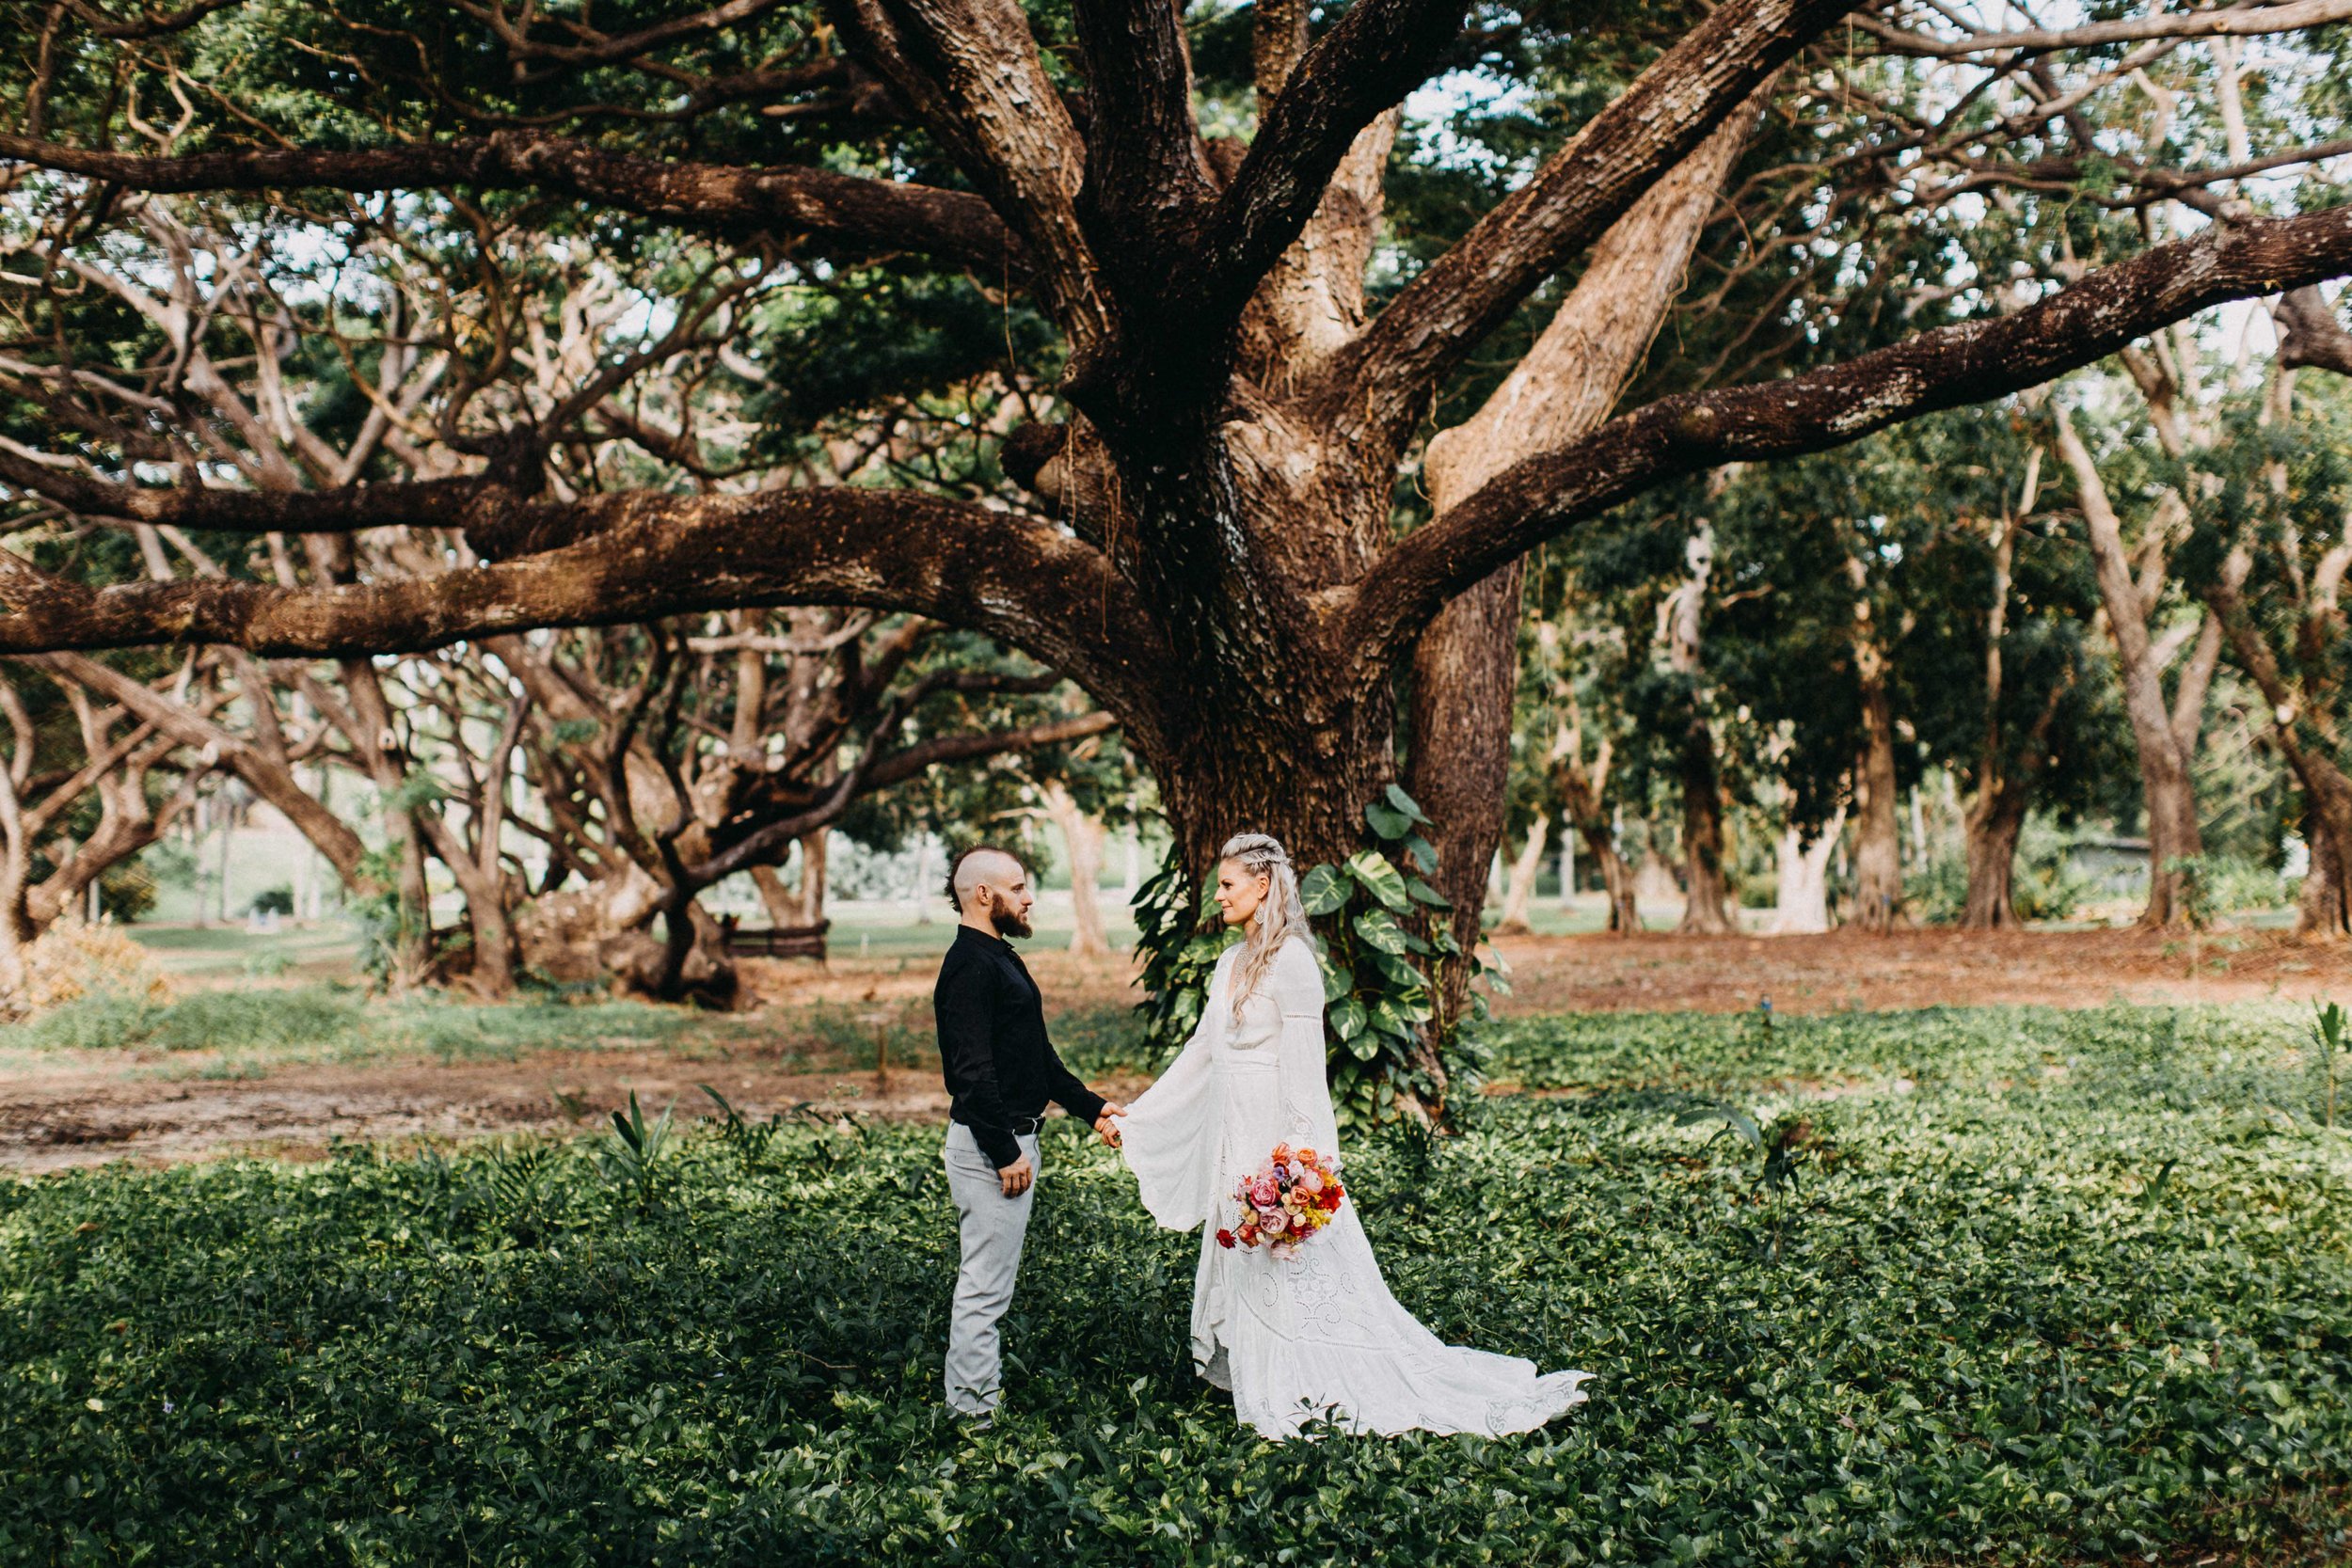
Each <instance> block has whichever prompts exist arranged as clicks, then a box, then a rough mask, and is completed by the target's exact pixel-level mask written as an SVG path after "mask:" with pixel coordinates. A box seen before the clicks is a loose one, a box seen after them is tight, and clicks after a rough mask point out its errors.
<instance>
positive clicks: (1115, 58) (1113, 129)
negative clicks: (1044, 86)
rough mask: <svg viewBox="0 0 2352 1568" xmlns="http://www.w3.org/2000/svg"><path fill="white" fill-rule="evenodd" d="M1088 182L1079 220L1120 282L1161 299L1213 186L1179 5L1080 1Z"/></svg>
mask: <svg viewBox="0 0 2352 1568" xmlns="http://www.w3.org/2000/svg"><path fill="white" fill-rule="evenodd" d="M1073 10H1074V12H1075V15H1076V19H1077V24H1078V40H1079V42H1080V44H1081V46H1082V47H1083V48H1084V49H1085V51H1086V62H1087V103H1088V106H1089V111H1090V112H1089V127H1090V132H1091V134H1090V135H1089V136H1088V138H1087V168H1086V183H1085V185H1084V187H1083V188H1082V189H1081V190H1080V191H1079V194H1078V214H1079V216H1080V217H1081V218H1082V219H1083V220H1084V221H1085V223H1086V226H1087V232H1088V233H1089V236H1090V237H1091V238H1092V240H1093V243H1094V246H1095V250H1096V253H1097V254H1099V255H1100V256H1101V257H1102V258H1103V260H1104V265H1106V266H1107V267H1109V268H1110V269H1111V271H1112V273H1113V274H1114V276H1116V277H1118V278H1119V279H1120V283H1121V284H1122V285H1124V286H1125V287H1127V288H1128V289H1130V290H1132V291H1134V292H1135V293H1136V294H1137V296H1138V297H1137V299H1136V303H1138V304H1144V305H1149V304H1152V303H1154V300H1153V299H1152V296H1153V295H1154V294H1156V293H1157V291H1158V289H1159V287H1160V286H1162V285H1163V284H1164V282H1165V278H1166V273H1167V269H1168V265H1169V264H1170V262H1171V261H1172V260H1173V258H1174V256H1175V255H1176V254H1177V252H1178V251H1179V250H1180V249H1181V248H1182V247H1183V246H1184V245H1185V243H1186V242H1187V241H1188V240H1189V238H1190V236H1191V233H1192V230H1193V229H1194V226H1195V225H1196V224H1197V222H1198V221H1199V217H1200V213H1201V212H1203V211H1204V210H1205V209H1206V208H1207V207H1208V205H1209V203H1210V202H1212V201H1214V200H1215V199H1216V182H1215V181H1214V180H1213V179H1212V178H1211V177H1210V174H1209V170H1208V167H1207V166H1206V165H1205V164H1204V163H1203V162H1202V159H1201V155H1200V128H1199V127H1198V126H1197V125H1195V124H1194V122H1193V118H1192V57H1191V54H1190V52H1189V50H1188V49H1187V47H1186V45H1185V42H1184V26H1183V22H1182V18H1181V17H1179V15H1178V14H1177V12H1178V7H1177V5H1176V3H1175V0H1082V3H1080V4H1078V5H1077V6H1075V7H1074V8H1073Z"/></svg>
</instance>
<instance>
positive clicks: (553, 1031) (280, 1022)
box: [11, 986, 773, 1061]
mask: <svg viewBox="0 0 2352 1568" xmlns="http://www.w3.org/2000/svg"><path fill="white" fill-rule="evenodd" d="M741 1027H744V1026H727V1025H715V1024H714V1023H713V1022H712V1021H709V1020H707V1019H698V1018H697V1017H696V1016H695V1015H694V1014H691V1013H689V1012H686V1011H683V1010H680V1009H677V1008H670V1007H657V1006H646V1005H644V1004H641V1003H634V1002H591V1001H580V1002H576V1003H571V1004H565V1003H563V1002H558V1001H552V1000H550V1001H545V1002H536V1003H530V1004H510V1005H502V1006H483V1005H477V1004H469V1003H462V1002H454V1001H450V1000H446V999H442V998H438V997H435V996H431V995H423V996H415V997H410V998H406V999H404V1000H402V1001H400V1002H397V1003H385V1002H382V1001H370V1000H368V999H366V998H364V997H362V996H360V995H358V993H356V992H354V991H352V990H347V989H345V988H342V987H337V986H297V987H291V988H285V989H276V990H206V991H195V992H191V993H190V994H188V995H185V996H182V997H178V998H176V999H174V1000H172V1001H168V1002H157V1001H153V1000H151V999H148V998H145V997H123V996H120V995H101V996H92V997H87V998H85V999H83V1000H81V1001H78V1002H71V1003H68V1004H66V1005H65V1006H61V1007H56V1008H54V1009H52V1010H50V1011H49V1012H46V1013H43V1014H42V1015H41V1016H40V1018H39V1019H37V1020H35V1021H33V1022H30V1023H26V1024H22V1025H20V1026H18V1027H17V1028H16V1029H15V1030H14V1031H12V1034H11V1038H12V1041H13V1042H15V1043H20V1044H24V1045H28V1046H32V1047H34V1048H36V1049H41V1048H46V1049H75V1050H86V1051H117V1050H124V1051H130V1050H143V1051H204V1050H218V1051H227V1052H239V1053H272V1054H276V1055H279V1056H292V1055H302V1056H309V1057H311V1058H313V1059H323V1058H356V1057H362V1056H369V1055H378V1054H387V1053H424V1054H427V1055H432V1056H437V1057H439V1058H441V1059H442V1060H444V1061H453V1060H460V1059H466V1058H494V1059H511V1058H513V1057H515V1056H518V1055H520V1054H522V1053H525V1052H529V1051H536V1050H547V1049H550V1048H555V1047H569V1048H571V1049H574V1050H578V1049H581V1048H594V1047H596V1046H600V1045H605V1044H613V1045H633V1046H645V1045H675V1044H678V1043H681V1042H682V1040H683V1039H684V1038H685V1037H687V1036H688V1034H689V1033H690V1032H691V1033H693V1034H694V1035H696V1036H707V1035H710V1034H711V1033H712V1031H713V1029H714V1028H719V1029H722V1030H723V1031H725V1033H724V1034H723V1035H722V1037H726V1036H727V1035H729V1034H732V1033H734V1032H736V1031H737V1030H738V1029H739V1028H741ZM765 1033H769V1034H772V1033H773V1028H772V1025H771V1026H770V1027H769V1028H768V1029H767V1030H766V1031H765Z"/></svg>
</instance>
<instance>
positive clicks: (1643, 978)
mask: <svg viewBox="0 0 2352 1568" xmlns="http://www.w3.org/2000/svg"><path fill="white" fill-rule="evenodd" d="M1500 945H1501V949H1502V955H1503V958H1504V959H1505V961H1506V962H1507V963H1508V964H1509V965H1510V968H1511V975H1512V991H1511V994H1510V995H1509V996H1508V997H1506V998H1503V999H1502V1004H1501V1006H1502V1011H1504V1012H1506V1013H1532V1012H1561V1011H1577V1010H1600V1011H1608V1010H1619V1011H1624V1010H1638V1011H1673V1010H1682V1009H1692V1010H1698V1011H1708V1012H1724V1011H1735V1010H1739V1009H1741V1008H1747V1007H1754V1006H1756V1005H1757V1003H1758V1001H1759V1000H1760V999H1762V998H1764V997H1770V998H1771V1000H1772V1006H1773V1007H1774V1009H1775V1010H1777V1011H1782V1012H1789V1013H1802V1012H1825V1011H1833V1010H1836V1009H1840V1008H1865V1009H1881V1008H1910V1007H1923V1006H1939V1005H1949V1006H1983V1005H1990V1004H2034V1005H2040V1006H2060V1007H2067V1006H2099V1005H2102V1004H2105V1003H2109V1002H2118V1001H2121V1002H2138V1003H2173V1002H2197V1003H2253V1002H2273V1001H2300V1000H2304V999H2307V998H2311V997H2315V996H2319V995H2323V994H2328V993H2333V994H2337V995H2342V994H2344V993H2345V992H2346V991H2347V990H2352V952H2347V951H2346V950H2345V949H2344V948H2340V947H2339V948H2328V947H2311V946H2304V945H2300V944H2297V943H2295V942H2289V941H2287V940H2285V939H2283V938H2281V937H2279V936H2276V935H2271V934H2267V933H2263V932H2252V931H2249V932H2236V933H2214V934H2209V935H2207V936H2205V937H2203V938H2201V939H2199V940H2197V941H2196V942H2190V941H2188V940H2187V939H2183V938H2173V937H2166V936H2161V935H2153V934H2150V933H2145V932H2139V931H2130V930H2124V931H2080V932H2016V933H2001V934H1997V935H1979V934H1974V933H1963V932H1958V931H1947V930H1926V931H1916V932H1907V933H1900V934H1898V935H1895V936H1892V937H1884V938H1872V937H1867V936H1864V935H1861V934H1859V933H1849V932H1832V933H1830V934H1828V935H1825V936H1819V937H1769V938H1768V937H1715V938H1688V937H1677V936H1667V935H1650V936H1642V937H1634V938H1613V937H1606V936H1584V937H1521V938H1504V939H1502V942H1501V944H1500ZM1031 967H1032V968H1033V969H1034V970H1035V971H1036V973H1037V974H1038V978H1039V981H1040V983H1041V985H1042V986H1043V987H1044V988H1045V989H1046V990H1047V992H1048V994H1049V995H1050V996H1052V997H1054V998H1055V999H1056V1000H1057V1002H1058V1003H1062V1004H1065V1005H1085V1004H1103V1003H1115V1002H1118V1001H1120V1000H1123V999H1125V998H1126V997H1128V996H1129V995H1130V994H1131V993H1130V992H1129V991H1128V990H1127V985H1128V979H1129V974H1130V971H1129V969H1128V967H1127V965H1126V964H1125V963H1124V961H1123V960H1112V961H1110V962H1105V963H1101V964H1083V963H1078V962H1073V960H1071V959H1070V958H1068V957H1067V956H1065V955H1062V954H1057V953H1040V954H1038V955H1036V956H1035V958H1034V959H1033V960H1032V965H1031ZM750 968H751V974H749V975H748V979H749V980H750V992H751V996H752V999H753V1001H754V1003H755V1006H757V1007H758V1008H759V1016H760V1017H762V1018H771V1019H773V1020H775V1022H776V1024H777V1035H778V1037H777V1040H776V1043H775V1044H774V1045H773V1046H772V1047H771V1046H769V1045H766V1044H763V1043H761V1042H760V1040H759V1037H758V1035H757V1033H756V1031H755V1033H754V1036H753V1037H752V1039H751V1041H750V1042H748V1043H734V1044H726V1043H718V1044H710V1043H704V1044H698V1045H697V1046H696V1047H695V1048H694V1049H693V1050H692V1051H691V1053H679V1052H669V1051H645V1050H611V1049H598V1050H591V1051H545V1052H536V1053H528V1054H524V1055H521V1056H519V1057H516V1058H515V1059H513V1060H507V1061H464V1062H457V1063H443V1062H440V1061H437V1060H433V1059H414V1058H408V1059H379V1060H374V1061H364V1062H358V1063H350V1064H330V1063H287V1064H282V1065H278V1066H275V1067H270V1068H268V1069H266V1071H265V1073H264V1075H262V1076H259V1077H207V1076H204V1074H205V1073H206V1072H207V1070H208V1069H219V1070H228V1069H225V1068H224V1067H223V1065H222V1064H214V1063H208V1062H207V1061H206V1060H205V1059H204V1053H174V1054H172V1055H169V1056H165V1055H162V1054H159V1053H123V1052H55V1053H42V1054H40V1055H33V1054H31V1053H19V1054H18V1055H17V1056H16V1058H15V1061H14V1063H13V1064H12V1067H13V1070H10V1071H9V1072H8V1074H7V1075H6V1076H5V1077H0V1169H12V1170H15V1171H17V1172H22V1173H35V1172H42V1171H52V1170H59V1169H64V1168H67V1167H70V1166H75V1165H87V1164H100V1163H103V1162H105V1161H108V1160H117V1159H128V1160H132V1161H135V1162H137V1163H139V1164H159V1163H167V1162H172V1161H179V1160H188V1159H198V1158H204V1157H209V1156H216V1155H221V1154H228V1153H266V1154H275V1155H281V1156H294V1157H303V1156H310V1155H315V1154H317V1153H320V1152H323V1151H324V1150H325V1148H326V1146H327V1143H328V1141H329V1140H330V1139H335V1138H344V1139H351V1140H356V1141H362V1142H382V1141H394V1142H397V1141H402V1140H409V1139H431V1140H454V1139H461V1138H467V1137H473V1136H480V1135H483V1134H489V1133H501V1132H559V1133H560V1132H579V1131H591V1130H594V1129H596V1128H598V1127H600V1126H602V1125H603V1123H604V1118H605V1115H606V1113H607V1112H608V1111H609V1110H610V1109H611V1108H612V1107H613V1106H616V1105H619V1104H621V1103H623V1102H624V1101H626V1100H627V1099H628V1095H629V1093H630V1091H632V1090H634V1091H635V1092H636V1094H637V1095H638V1097H639V1100H640V1102H641V1103H643V1104H644V1105H645V1106H646V1107H647V1108H648V1110H649V1111H650V1110H651V1109H653V1108H657V1107H660V1106H661V1105H664V1104H667V1103H669V1102H670V1101H672V1100H673V1099H675V1101H676V1102H677V1106H678V1113H679V1115H680V1116H681V1117H686V1116H695V1115H701V1114H704V1113H706V1112H707V1111H709V1110H711V1109H712V1108H711V1106H710V1104H709V1101H707V1099H706V1098H705V1097H704V1096H703V1094H702V1092H701V1090H700V1089H699V1088H698V1087H697V1085H701V1084H708V1085H711V1086H712V1087H714V1088H716V1089H718V1090H719V1092H720V1093H722V1094H723V1095H725V1096H726V1097H727V1098H728V1100H729V1101H732V1102H733V1103H734V1104H735V1105H736V1107H737V1108H738V1109H739V1110H740V1111H741V1112H742V1113H743V1114H745V1115H746V1116H750V1117H765V1116H768V1115H771V1114H774V1113H777V1112H790V1111H793V1110H794V1109H795V1108H799V1109H800V1110H801V1111H803V1114H808V1115H815V1116H820V1117H834V1116H840V1115H851V1116H859V1117H888V1118H915V1119H930V1120H936V1119H939V1118H940V1117H943V1116H944V1115H945V1114H946V1094H945V1092H944V1091H943V1089H942V1088H941V1086H940V1084H939V1080H938V1077H937V1074H936V1072H935V1070H933V1069H930V1068H928V1067H925V1068H922V1069H901V1070H898V1071H895V1072H891V1073H888V1074H886V1075H879V1076H878V1075H877V1074H876V1073H875V1072H872V1071H868V1070H850V1069H839V1070H830V1071H826V1070H810V1069H809V1064H808V1061H807V1058H806V1056H805V1054H804V1053H803V1051H801V1050H799V1049H787V1046H786V1043H785V1040H784V1036H785V1035H786V1034H787V1020H788V1017H789V1011H790V1009H791V1008H793V1007H796V1006H806V1005H810V1004H814V1003H831V1004H835V1005H841V1004H851V1005H854V1004H858V1003H873V1004H879V1005H898V1006H906V1005H908V1004H910V1003H914V1002H917V1001H918V1000H919V998H921V997H923V996H925V995H927V994H928V993H929V991H930V982H931V972H930V966H929V965H928V964H902V963H898V962H896V961H888V960H876V961H873V962H870V963H867V962H861V961H859V960H853V959H850V960H844V959H836V960H835V961H834V964H833V965H832V966H831V968H829V969H819V968H818V967H817V966H815V965H810V964H795V963H773V964H754V965H752V966H750ZM233 1070H251V1067H250V1065H249V1064H248V1065H246V1066H245V1067H242V1068H237V1069H233ZM1098 1086H1100V1087H1101V1088H1103V1089H1104V1092H1106V1093H1109V1094H1111V1095H1113V1096H1114V1097H1119V1096H1124V1095H1130V1094H1133V1093H1134V1092H1135V1091H1136V1090H1137V1089H1138V1088H1140V1087H1141V1086H1142V1085H1141V1084H1140V1082H1137V1081H1129V1080H1120V1079H1114V1080H1111V1081H1108V1082H1105V1083H1104V1084H1102V1085H1098Z"/></svg>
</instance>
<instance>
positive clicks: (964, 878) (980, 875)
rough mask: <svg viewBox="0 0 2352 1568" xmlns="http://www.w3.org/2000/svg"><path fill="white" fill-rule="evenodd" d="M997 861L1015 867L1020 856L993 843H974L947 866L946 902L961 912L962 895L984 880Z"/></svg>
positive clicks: (1017, 865)
mask: <svg viewBox="0 0 2352 1568" xmlns="http://www.w3.org/2000/svg"><path fill="white" fill-rule="evenodd" d="M992 856H993V857H994V859H993V860H992V859H991V858H990V857H992ZM999 861H1001V862H1003V863H1006V864H1008V865H1010V866H1012V867H1014V868H1015V869H1018V868H1019V867H1020V864H1021V859H1020V857H1019V856H1017V855H1015V854H1013V853H1012V851H1010V850H1009V849H999V848H997V847H995V846H994V845H993V844H975V845H974V846H972V847H971V848H969V849H966V850H965V851H964V852H963V853H962V854H961V855H958V856H957V857H956V858H955V861H954V862H953V863H951V864H950V865H949V866H948V867H947V902H948V903H950V904H952V905H954V906H955V911H956V912H957V913H958V914H961V913H962V912H963V895H965V894H967V893H970V892H971V891H972V890H973V889H974V888H976V887H977V886H979V885H980V883H981V882H982V881H984V880H986V879H988V877H989V876H990V875H991V874H992V873H993V872H994V871H995V870H996V869H997V862H999Z"/></svg>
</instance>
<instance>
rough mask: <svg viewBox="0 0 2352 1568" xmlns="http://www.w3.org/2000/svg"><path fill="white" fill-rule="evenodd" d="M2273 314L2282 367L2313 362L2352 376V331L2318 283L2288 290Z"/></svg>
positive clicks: (2292, 367) (2290, 367)
mask: <svg viewBox="0 0 2352 1568" xmlns="http://www.w3.org/2000/svg"><path fill="white" fill-rule="evenodd" d="M2272 315H2273V318H2274V319H2275V320H2276V321H2277V322H2278V325H2279V367H2280V369H2281V370H2295V369H2296V368H2298V367H2300V366H2304V365H2313V366H2317V367H2318V368H2319V369H2321V370H2324V371H2333V372H2336V373H2337V374H2338V375H2352V332H2347V331H2345V330H2344V323H2342V322H2340V321H2338V320H2337V319H2336V312H2335V308H2334V307H2333V306H2331V305H2329V304H2328V296H2327V295H2325V294H2323V293H2320V292H2319V286H2318V285H2317V284H2315V283H2314V284H2312V285H2311V286H2310V287H2308V288H2302V289H2290V290H2288V291H2287V293H2285V294H2284V295H2283V296H2282V297H2281V298H2280V301H2279V304H2278V308H2277V309H2275V310H2274V311H2273V312H2272Z"/></svg>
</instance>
